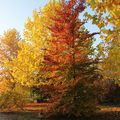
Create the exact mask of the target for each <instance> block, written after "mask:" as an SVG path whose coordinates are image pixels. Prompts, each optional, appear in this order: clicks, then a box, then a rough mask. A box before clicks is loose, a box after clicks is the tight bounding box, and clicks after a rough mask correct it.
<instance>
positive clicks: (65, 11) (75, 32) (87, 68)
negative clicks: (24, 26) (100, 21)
mask: <svg viewBox="0 0 120 120" xmlns="http://www.w3.org/2000/svg"><path fill="white" fill-rule="evenodd" d="M53 5H54V4H53ZM60 5H61V8H62V9H59V8H58V9H57V8H56V7H55V6H52V5H51V7H50V8H49V11H51V9H52V10H54V11H55V12H54V13H55V14H54V15H51V14H50V15H49V16H48V17H49V18H50V19H51V21H52V23H53V25H52V26H51V25H50V26H49V25H48V28H49V30H50V31H51V39H50V40H49V41H48V43H49V45H50V47H49V49H46V55H45V64H46V66H45V71H46V72H48V73H49V75H50V76H49V77H48V80H49V81H50V82H49V83H51V84H52V85H53V86H55V87H56V88H57V89H58V93H59V94H58V93H57V95H56V96H57V101H56V100H55V105H53V110H55V111H54V112H53V113H56V112H58V113H61V114H65V115H66V114H67V115H70V116H71V115H75V116H80V115H81V114H83V113H86V112H90V111H94V110H95V108H96V105H95V103H96V102H95V101H96V93H97V89H96V87H95V81H96V80H98V79H99V78H98V77H100V76H99V74H98V71H97V68H96V65H95V63H96V62H95V61H94V60H93V59H92V58H91V54H92V52H93V49H92V47H91V44H92V36H93V35H94V34H97V33H93V34H90V33H88V31H85V30H84V29H82V25H83V24H84V22H81V21H80V19H79V18H78V17H79V13H81V12H82V11H83V10H84V8H85V6H84V2H83V1H82V0H79V1H77V0H73V1H68V2H66V1H62V2H60ZM61 75H62V76H61ZM55 98H56V97H55Z"/></svg>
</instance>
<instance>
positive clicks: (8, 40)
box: [0, 29, 26, 110]
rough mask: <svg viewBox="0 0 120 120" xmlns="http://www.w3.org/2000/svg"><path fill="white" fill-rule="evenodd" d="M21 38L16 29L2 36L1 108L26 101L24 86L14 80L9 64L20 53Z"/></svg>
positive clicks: (0, 54) (13, 106)
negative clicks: (24, 98)
mask: <svg viewBox="0 0 120 120" xmlns="http://www.w3.org/2000/svg"><path fill="white" fill-rule="evenodd" d="M20 40H21V38H20V35H19V33H18V32H17V30H16V29H9V30H8V31H6V32H5V33H4V35H3V36H1V38H0V43H1V45H0V93H1V94H0V108H3V109H5V108H7V109H9V110H10V109H13V108H16V107H18V106H19V107H22V104H23V103H24V102H23V101H24V100H23V99H21V101H20V98H21V96H22V97H23V96H24V95H25V94H26V93H25V91H24V93H25V94H22V92H21V90H22V89H23V87H21V86H20V85H18V84H16V82H14V80H15V78H14V76H13V71H12V67H13V66H11V67H9V66H8V63H11V62H12V61H13V59H15V58H16V57H17V55H18V50H19V46H18V44H19V42H20ZM22 100H23V101H22Z"/></svg>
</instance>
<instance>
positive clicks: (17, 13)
mask: <svg viewBox="0 0 120 120" xmlns="http://www.w3.org/2000/svg"><path fill="white" fill-rule="evenodd" d="M47 1H48V0H0V35H1V34H3V32H4V31H5V30H7V29H9V28H16V29H17V30H18V31H20V32H21V33H22V30H23V28H24V23H25V22H26V20H27V18H28V17H31V16H32V11H33V10H34V9H38V8H39V7H40V6H41V7H43V6H44V5H45V4H46V3H47Z"/></svg>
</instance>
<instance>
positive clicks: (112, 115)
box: [0, 111, 120, 120]
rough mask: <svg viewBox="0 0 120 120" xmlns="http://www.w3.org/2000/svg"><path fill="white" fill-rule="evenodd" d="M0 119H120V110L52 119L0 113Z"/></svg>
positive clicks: (27, 114)
mask: <svg viewBox="0 0 120 120" xmlns="http://www.w3.org/2000/svg"><path fill="white" fill-rule="evenodd" d="M0 120H120V112H115V111H114V112H113V111H112V112H100V113H97V114H95V115H92V116H90V117H81V118H65V117H64V118H63V117H61V118H60V117H56V118H51V119H44V118H41V117H40V116H39V115H38V113H0Z"/></svg>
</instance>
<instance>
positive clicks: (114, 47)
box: [85, 0, 120, 82]
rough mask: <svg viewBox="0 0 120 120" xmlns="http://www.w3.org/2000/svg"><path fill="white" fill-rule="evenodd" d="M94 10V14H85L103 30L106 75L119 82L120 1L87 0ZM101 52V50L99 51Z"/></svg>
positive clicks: (102, 47) (102, 48)
mask: <svg viewBox="0 0 120 120" xmlns="http://www.w3.org/2000/svg"><path fill="white" fill-rule="evenodd" d="M86 2H87V3H88V5H89V6H90V7H91V8H92V10H93V11H94V15H90V14H89V13H86V14H85V15H86V16H87V17H88V18H90V19H91V20H92V21H93V24H96V25H97V26H98V27H99V28H100V31H101V34H100V36H101V39H103V40H104V41H103V43H104V45H102V46H101V47H100V45H99V47H100V48H101V50H102V53H104V58H105V59H103V64H102V65H103V66H102V67H103V70H104V76H106V77H107V78H109V79H110V78H112V79H115V80H116V81H117V82H119V78H120V74H119V71H120V69H119V60H120V58H119V46H120V14H119V13H120V1H119V0H86ZM99 52H100V51H99Z"/></svg>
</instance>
